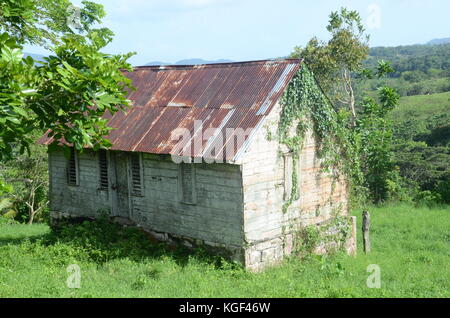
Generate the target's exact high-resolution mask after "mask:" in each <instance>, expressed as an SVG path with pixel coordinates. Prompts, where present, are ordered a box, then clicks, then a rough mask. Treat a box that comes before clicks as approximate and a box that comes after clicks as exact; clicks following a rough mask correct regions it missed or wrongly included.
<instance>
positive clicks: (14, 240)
mask: <svg viewBox="0 0 450 318" xmlns="http://www.w3.org/2000/svg"><path fill="white" fill-rule="evenodd" d="M45 236H46V234H36V235H26V234H24V235H18V236H17V235H16V236H14V237H0V246H5V245H9V244H11V245H20V244H22V243H23V242H25V241H30V242H36V241H37V240H41V239H43V238H44V237H45Z"/></svg>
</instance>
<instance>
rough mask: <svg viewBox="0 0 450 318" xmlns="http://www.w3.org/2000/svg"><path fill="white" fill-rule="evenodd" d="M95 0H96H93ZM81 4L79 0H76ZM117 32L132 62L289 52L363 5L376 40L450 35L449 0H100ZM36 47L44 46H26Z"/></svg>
mask: <svg viewBox="0 0 450 318" xmlns="http://www.w3.org/2000/svg"><path fill="white" fill-rule="evenodd" d="M93 1H95V0H93ZM73 2H74V3H75V4H79V3H80V2H81V1H78V0H77V1H73ZM95 2H97V3H101V4H103V5H104V6H105V9H106V12H107V13H108V15H107V17H106V18H105V20H104V25H105V26H107V27H109V28H110V29H112V30H113V31H114V33H115V34H116V36H115V39H114V42H113V43H111V44H110V45H109V46H108V47H107V49H106V51H108V52H109V53H125V52H129V51H135V52H137V55H136V56H134V57H133V58H132V59H131V62H132V64H133V65H142V64H145V63H147V62H150V61H164V62H169V63H173V62H176V61H178V60H181V59H186V58H202V59H206V60H216V59H221V58H225V59H231V60H234V61H243V60H255V59H265V58H273V57H280V56H286V55H288V54H289V53H290V52H291V51H292V49H293V47H294V46H296V45H300V46H303V45H305V44H306V43H307V41H308V40H309V39H310V38H311V37H312V36H318V37H319V38H321V39H327V31H326V29H325V26H326V24H327V22H328V15H329V13H330V12H331V11H333V10H338V9H339V8H340V7H341V6H345V7H347V8H349V9H356V10H358V11H359V12H360V13H361V15H362V17H363V19H364V21H365V24H366V26H367V29H368V33H370V34H371V41H370V45H371V46H397V45H407V44H416V43H425V42H428V41H429V40H431V39H434V38H442V37H450V18H449V14H450V1H448V0H371V1H365V0H358V1H355V0H340V1H336V0H334V1H332V0H311V1H300V0H277V1H276V0H272V1H269V0H97V1H95ZM26 51H28V52H31V53H41V54H42V53H45V52H44V51H42V50H41V49H40V48H35V47H26Z"/></svg>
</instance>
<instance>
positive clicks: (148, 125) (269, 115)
mask: <svg viewBox="0 0 450 318" xmlns="http://www.w3.org/2000/svg"><path fill="white" fill-rule="evenodd" d="M301 68H302V61H301V60H295V59H280V60H265V61H252V62H241V63H223V64H208V65H194V66H148V67H137V68H135V69H134V71H133V72H130V73H127V76H128V77H129V78H130V79H132V81H133V85H134V86H135V87H136V88H137V90H136V91H133V92H131V93H130V94H129V97H128V98H129V99H130V100H132V101H133V105H134V106H133V107H132V108H131V109H130V110H129V111H128V112H126V113H125V112H117V113H115V114H114V115H113V116H110V119H109V125H110V126H111V127H113V128H114V129H113V130H112V132H111V133H110V135H109V136H108V137H107V138H108V139H109V140H110V141H111V143H112V147H111V148H110V149H108V150H101V151H98V152H94V151H92V150H86V151H83V152H81V153H79V152H76V151H72V154H71V156H70V158H67V157H65V156H64V154H63V151H62V150H61V151H58V150H52V151H51V152H49V170H50V210H51V217H52V218H53V219H60V218H64V217H91V218H93V217H96V216H97V215H98V214H99V213H100V212H101V211H109V213H111V216H113V217H117V218H120V219H123V220H128V222H130V223H133V224H135V225H137V226H139V227H142V228H143V229H144V230H145V231H147V232H148V233H150V234H151V235H153V236H154V237H155V238H157V239H159V240H163V241H171V240H176V241H181V242H184V243H185V244H186V245H189V246H191V245H193V246H196V245H203V246H210V247H215V248H218V249H220V250H226V251H228V252H229V253H230V254H229V255H230V256H231V257H232V258H233V259H235V260H237V261H239V262H242V263H243V264H244V265H245V267H246V268H248V269H250V270H259V269H262V268H264V267H266V266H267V265H269V264H273V263H276V262H277V261H279V260H281V259H282V258H283V256H284V255H289V254H291V253H292V252H293V250H294V249H295V247H296V240H297V234H296V233H298V232H299V230H301V229H302V228H305V227H306V226H310V225H320V224H324V223H326V222H330V221H331V220H333V219H334V218H335V217H336V215H337V213H336V211H338V210H339V211H340V213H341V215H343V216H344V217H347V218H348V219H350V220H351V222H350V223H352V222H353V224H350V227H351V235H350V236H349V238H348V240H347V241H346V242H345V248H347V250H349V251H350V252H351V251H354V248H355V230H354V219H351V218H349V217H348V189H347V184H346V182H345V180H344V179H342V178H341V179H339V180H338V182H333V181H332V177H331V175H330V174H329V173H325V172H324V171H323V170H322V169H321V159H320V158H319V157H318V154H317V151H316V150H317V149H316V148H317V145H316V144H317V143H316V139H315V135H314V133H313V131H308V132H307V133H306V136H305V138H304V141H303V145H302V148H301V152H300V157H299V158H300V159H299V160H298V161H293V160H292V155H291V153H290V151H289V149H288V148H287V147H285V145H283V144H281V143H280V142H279V140H277V138H273V137H271V136H274V135H276V134H277V130H278V125H279V122H280V115H281V112H282V105H281V102H280V99H281V96H282V94H283V93H284V91H285V90H286V88H287V87H288V85H289V84H290V82H291V81H292V79H293V78H294V76H295V74H297V72H299V70H300V69H301ZM40 142H41V143H43V144H46V145H49V144H51V143H52V142H53V140H52V139H51V138H48V137H46V136H44V137H42V138H41V140H40ZM180 161H182V162H181V163H180ZM294 164H295V165H297V166H296V167H293V165H294ZM294 168H295V169H297V171H298V178H297V179H298V186H297V188H296V191H298V195H297V196H296V198H295V200H292V201H293V202H291V204H290V205H289V206H288V207H287V208H283V207H286V205H285V203H286V201H287V200H289V197H290V195H291V193H292V192H293V191H292V186H293V180H292V175H293V169H294Z"/></svg>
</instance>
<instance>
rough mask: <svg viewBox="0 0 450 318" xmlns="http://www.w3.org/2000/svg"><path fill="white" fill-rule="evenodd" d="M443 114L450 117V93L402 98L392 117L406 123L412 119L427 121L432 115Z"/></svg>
mask: <svg viewBox="0 0 450 318" xmlns="http://www.w3.org/2000/svg"><path fill="white" fill-rule="evenodd" d="M443 114H445V115H447V116H450V92H446V93H439V94H432V95H418V96H406V97H402V98H401V99H400V106H399V107H398V108H397V109H395V110H394V111H393V112H392V117H393V118H394V119H395V120H396V121H405V120H407V119H408V118H410V117H414V118H415V119H417V120H425V119H427V118H428V117H429V116H431V115H443Z"/></svg>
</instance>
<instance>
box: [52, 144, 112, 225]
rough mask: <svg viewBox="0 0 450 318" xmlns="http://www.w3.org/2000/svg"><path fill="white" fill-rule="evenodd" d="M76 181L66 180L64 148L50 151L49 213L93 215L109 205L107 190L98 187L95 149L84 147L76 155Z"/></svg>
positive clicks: (53, 215)
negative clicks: (84, 149) (75, 184)
mask: <svg viewBox="0 0 450 318" xmlns="http://www.w3.org/2000/svg"><path fill="white" fill-rule="evenodd" d="M78 160H79V185H78V186H69V185H68V184H67V174H66V165H67V159H66V157H64V153H63V151H51V152H50V153H49V174H50V191H49V196H50V211H51V213H52V217H56V218H60V217H61V216H80V217H96V216H98V214H99V212H100V210H101V209H109V208H110V199H109V195H108V191H101V190H99V167H98V159H97V153H95V152H93V151H89V150H87V151H86V152H84V153H82V154H79V155H78Z"/></svg>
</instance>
